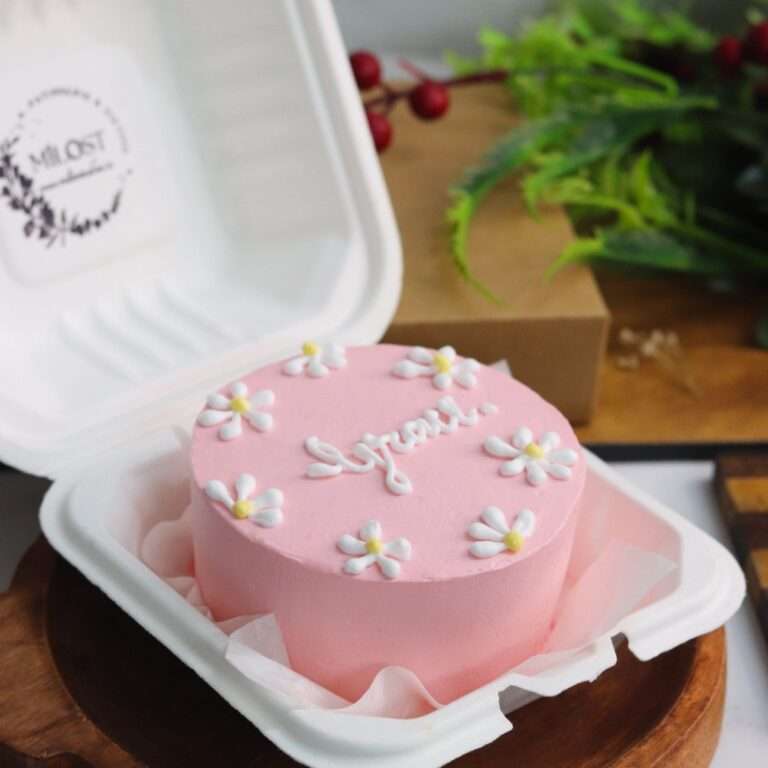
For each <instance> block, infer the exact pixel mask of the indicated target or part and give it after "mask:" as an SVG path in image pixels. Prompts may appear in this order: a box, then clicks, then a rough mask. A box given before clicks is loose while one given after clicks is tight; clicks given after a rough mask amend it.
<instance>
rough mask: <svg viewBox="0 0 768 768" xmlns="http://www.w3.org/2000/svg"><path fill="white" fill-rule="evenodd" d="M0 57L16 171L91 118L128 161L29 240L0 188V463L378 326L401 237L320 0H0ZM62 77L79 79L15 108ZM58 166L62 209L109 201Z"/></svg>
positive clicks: (91, 434) (111, 437) (161, 409)
mask: <svg viewBox="0 0 768 768" xmlns="http://www.w3.org/2000/svg"><path fill="white" fill-rule="evenodd" d="M0 73H2V77H3V86H4V91H3V100H2V103H0V138H2V137H3V136H5V135H11V134H13V133H14V131H16V132H17V133H19V134H20V137H21V139H22V140H23V141H24V142H26V143H25V150H26V152H27V154H29V157H30V160H32V158H33V156H34V161H33V162H30V163H27V165H28V166H29V171H28V172H29V174H30V175H31V176H32V175H34V173H38V172H39V173H40V174H41V176H42V174H43V171H44V170H45V169H43V170H39V169H40V166H41V160H40V158H43V159H46V158H49V157H50V154H51V153H53V154H54V155H55V156H57V154H62V153H64V152H65V151H67V148H70V147H72V148H74V147H75V146H76V145H75V144H74V143H73V142H74V139H73V138H72V137H77V138H82V136H84V135H85V136H91V139H90V140H91V141H94V140H93V138H92V134H94V133H95V132H94V131H93V130H92V129H93V128H94V125H97V126H99V127H100V129H103V130H102V131H101V134H99V137H100V140H101V141H102V142H103V143H104V144H105V146H106V150H105V151H104V152H103V153H102V154H103V155H104V158H103V160H101V159H99V160H98V162H100V163H101V164H102V165H103V166H107V165H109V164H118V163H124V164H125V165H126V169H127V170H129V171H130V175H129V177H128V179H127V181H125V186H124V190H123V194H122V205H121V208H120V210H119V211H118V212H117V214H116V215H114V216H113V217H112V219H111V220H110V221H109V222H108V223H106V224H105V225H104V226H103V227H101V228H100V229H99V231H98V232H96V231H91V232H90V233H88V234H87V235H85V236H82V237H76V236H69V238H68V239H67V240H66V241H64V240H63V239H60V240H59V241H57V242H55V243H53V244H52V245H50V246H49V245H48V244H47V243H46V241H44V240H39V239H37V237H31V238H30V237H24V236H23V235H22V234H21V230H22V226H23V225H24V223H25V218H24V217H21V216H20V212H19V211H15V210H12V209H11V208H10V207H9V206H7V205H5V203H4V200H3V198H2V197H0V360H2V362H1V363H0V366H2V368H1V370H2V376H0V460H2V461H5V462H6V463H8V464H11V465H13V466H16V467H18V468H20V469H22V470H25V471H27V472H32V473H35V474H45V475H49V476H54V475H56V474H58V473H59V472H60V470H61V469H62V467H63V466H64V465H66V464H68V463H73V462H74V463H82V462H83V461H84V460H85V458H86V457H87V456H88V455H93V454H97V453H98V452H100V451H102V450H103V449H104V448H105V446H109V445H114V444H116V443H119V442H123V441H125V440H127V439H129V438H131V437H135V436H137V435H140V434H142V433H144V432H146V431H147V430H148V429H150V428H152V427H155V426H158V425H162V424H172V423H182V422H181V420H180V419H179V416H180V415H181V414H185V413H188V412H190V407H191V404H192V403H195V402H199V401H200V396H201V394H203V393H204V392H205V391H206V390H207V389H210V388H211V387H212V386H213V387H215V386H218V385H219V384H220V383H221V382H222V381H225V380H227V379H231V378H234V377H235V376H237V375H238V374H239V373H242V372H244V371H246V370H251V369H253V368H255V367H258V366H259V365H261V364H264V363H266V362H268V361H270V360H275V359H278V358H280V357H283V356H287V355H288V354H289V353H290V352H292V351H293V350H294V347H295V345H296V343H297V341H301V340H304V339H306V338H314V339H318V340H322V339H328V338H330V337H332V338H333V339H334V340H336V341H339V342H341V343H345V344H353V343H368V342H372V341H375V340H377V339H378V338H380V337H381V335H382V334H383V332H384V330H385V329H386V327H387V325H388V323H389V320H390V319H391V317H392V315H393V313H394V311H395V307H396V305H397V300H398V297H399V290H400V279H401V271H402V259H401V252H400V243H399V238H398V234H397V227H396V225H395V221H394V216H393V213H392V210H391V206H390V202H389V198H388V195H387V192H386V188H385V185H384V182H383V178H382V175H381V170H380V166H379V163H378V160H377V158H376V155H375V152H374V150H373V147H372V142H371V140H370V136H369V132H368V126H367V124H366V121H365V116H364V114H363V110H362V107H361V104H360V96H359V94H358V92H357V88H356V87H355V84H354V81H353V78H352V75H351V72H350V68H349V63H348V61H347V57H346V54H345V51H344V47H343V44H342V41H341V38H340V35H339V31H338V28H337V26H336V22H335V18H334V16H333V11H332V8H331V6H330V3H329V2H328V0H219V1H218V2H216V3H208V2H188V1H187V0H163V2H154V0H132V1H131V3H130V4H128V5H127V4H126V3H125V2H124V0H78V1H77V2H71V1H70V0H41V1H40V2H34V3H27V2H20V1H17V0H11V1H10V2H9V3H7V4H6V5H5V6H4V8H3V10H2V12H0ZM61 87H66V88H67V89H70V90H72V89H77V93H78V94H85V96H81V97H80V98H76V97H71V96H69V95H67V94H65V95H64V96H61V97H60V98H59V100H58V101H54V103H55V104H58V110H59V111H58V112H55V111H54V112H52V113H49V112H40V110H42V107H37V109H35V99H37V100H38V101H40V100H41V96H44V95H47V94H49V93H50V92H51V90H52V89H54V88H61ZM85 98H87V99H88V101H87V103H86V107H83V106H82V103H81V102H82V101H83V100H84V99H85ZM41 103H42V104H46V103H47V102H46V101H44V100H43V101H41ZM27 104H32V106H31V107H29V108H27V112H28V115H27V117H26V119H25V120H23V121H22V125H21V128H19V127H18V125H17V119H18V114H19V110H22V109H24V108H25V106H26V105H27ZM96 104H98V105H99V106H98V107H96V106H95V105H96ZM107 106H108V108H109V113H108V116H109V118H110V122H105V121H104V120H103V109H106V107H107ZM48 109H49V110H53V109H54V107H48ZM46 119H47V120H48V122H47V123H46V122H45V121H46ZM64 119H66V120H67V121H68V122H69V123H71V125H67V128H68V132H67V133H63V132H62V130H61V129H59V128H58V126H59V125H60V123H61V121H62V120H64ZM100 121H101V122H100ZM115 125H117V126H118V128H119V131H117V129H115V130H114V131H113V128H114V126H115ZM3 131H5V133H3ZM113 133H115V134H116V136H113ZM118 133H119V136H120V137H124V138H125V141H126V143H127V147H128V149H127V151H126V153H125V155H123V154H120V151H121V150H120V149H119V148H118V147H117V144H118V141H117V134H118ZM110 142H112V144H113V145H114V146H111V145H110ZM81 143H82V142H81ZM60 144H61V146H59V145H60ZM33 150H34V152H33ZM38 150H39V151H38ZM81 151H82V150H81ZM94 157H97V158H100V156H99V155H97V154H94ZM26 159H27V157H26V154H25V155H24V156H23V157H22V158H21V160H23V161H25V162H26ZM93 162H96V161H95V160H94V161H93ZM56 165H57V166H58V163H56ZM62 167H63V166H62ZM99 167H101V166H99ZM86 170H91V166H86ZM96 170H98V168H96ZM63 173H64V172H63V171H59V170H58V167H57V168H55V169H53V170H51V171H50V173H49V176H51V175H53V179H52V181H55V182H56V185H54V184H53V183H51V184H50V185H49V186H50V187H51V191H50V192H46V193H45V194H47V195H48V196H49V197H51V199H52V201H53V204H54V205H55V206H56V205H57V204H58V207H59V208H60V209H61V212H62V213H64V212H67V211H70V212H71V211H72V210H79V207H83V208H86V209H87V208H88V206H89V205H91V207H92V205H93V204H95V203H99V199H98V197H97V198H96V200H95V201H92V200H90V198H92V197H93V196H94V195H98V194H99V193H103V195H104V200H103V204H104V205H106V204H108V203H109V202H110V200H111V199H112V198H111V195H112V193H113V188H112V187H110V186H109V174H100V175H97V176H96V177H94V178H98V179H104V181H103V182H101V181H100V182H99V183H103V184H104V189H103V190H101V189H100V188H99V187H97V186H94V187H93V188H91V187H90V186H88V185H89V184H93V185H95V184H96V181H92V182H91V181H89V179H85V180H81V179H79V178H71V179H70V181H71V182H72V183H68V184H63V183H62V181H67V177H66V176H64V177H63V178H61V177H62V174H63ZM79 175H80V176H82V175H84V174H83V173H80V174H79ZM35 178H36V177H35ZM43 178H47V177H45V176H43ZM117 181H118V180H117V179H116V180H115V182H114V183H117ZM54 186H55V188H53V187H54ZM55 195H58V196H59V197H53V196H55Z"/></svg>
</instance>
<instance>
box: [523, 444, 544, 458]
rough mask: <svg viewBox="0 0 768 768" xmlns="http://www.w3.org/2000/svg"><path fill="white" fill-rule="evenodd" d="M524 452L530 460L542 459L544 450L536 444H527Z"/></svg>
mask: <svg viewBox="0 0 768 768" xmlns="http://www.w3.org/2000/svg"><path fill="white" fill-rule="evenodd" d="M525 452H526V453H527V454H528V456H530V457H531V458H532V459H543V458H544V449H543V448H542V447H541V446H540V445H539V444H538V443H528V445H526V446H525Z"/></svg>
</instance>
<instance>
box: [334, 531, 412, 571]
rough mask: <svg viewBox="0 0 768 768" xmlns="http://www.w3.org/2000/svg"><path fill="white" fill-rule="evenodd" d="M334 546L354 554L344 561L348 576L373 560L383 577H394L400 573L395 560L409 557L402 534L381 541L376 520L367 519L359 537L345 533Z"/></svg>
mask: <svg viewBox="0 0 768 768" xmlns="http://www.w3.org/2000/svg"><path fill="white" fill-rule="evenodd" d="M336 546H338V548H339V549H340V550H341V551H342V552H343V553H344V554H345V555H354V557H351V558H350V559H349V560H347V562H346V563H344V573H349V574H351V575H352V576H357V575H358V574H359V573H362V572H363V571H364V570H365V569H366V568H368V567H369V566H371V565H373V564H374V563H376V565H378V566H379V569H380V570H381V572H382V573H383V574H384V576H385V577H386V578H388V579H396V578H397V577H398V576H399V575H400V563H398V562H397V561H398V560H410V559H411V542H410V541H408V539H403V538H399V539H394V540H393V541H387V542H384V541H382V540H381V524H380V523H379V521H378V520H369V521H368V522H367V523H366V524H365V525H364V526H363V527H362V528H361V529H360V538H359V539H358V538H357V537H355V536H350V535H349V534H348V533H345V534H344V535H343V536H342V537H341V538H340V539H339V540H338V542H336Z"/></svg>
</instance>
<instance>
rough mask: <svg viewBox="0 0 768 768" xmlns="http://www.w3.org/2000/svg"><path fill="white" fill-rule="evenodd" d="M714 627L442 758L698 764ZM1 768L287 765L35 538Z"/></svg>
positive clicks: (1, 685)
mask: <svg viewBox="0 0 768 768" xmlns="http://www.w3.org/2000/svg"><path fill="white" fill-rule="evenodd" d="M724 692H725V634H724V631H723V630H722V629H719V630H717V631H716V632H713V633H711V634H709V635H706V636H705V637H701V638H698V639H697V640H693V641H691V642H689V643H686V644H685V645H682V646H680V647H679V648H676V649H674V650H672V651H669V652H668V653H666V654H664V655H662V656H660V657H659V658H657V659H654V660H653V661H649V662H645V663H641V662H639V661H637V660H636V659H635V658H634V657H633V656H632V655H631V654H630V653H629V652H628V651H627V650H626V647H622V649H621V650H620V651H619V662H618V664H617V665H616V666H615V667H614V668H612V669H609V670H608V671H607V672H605V673H603V675H601V676H600V677H599V678H598V679H597V681H596V682H594V683H591V684H589V683H585V684H582V685H579V686H576V687H575V688H573V689H571V690H569V691H567V692H565V693H563V694H561V695H560V696H557V697H554V698H551V699H539V700H538V701H535V702H534V703H532V704H529V705H528V706H526V707H525V708H523V709H521V710H520V711H518V712H515V713H513V715H512V720H513V722H514V725H515V728H514V730H513V731H511V732H510V733H508V734H506V735H505V736H503V737H501V738H500V739H498V740H497V741H495V742H493V743H492V744H490V745H488V746H486V747H484V748H483V749H480V750H477V751H475V752H472V753H470V754H468V755H465V756H463V757H462V758H460V759H458V760H456V761H455V762H454V763H452V765H454V766H473V767H476V768H481V767H483V768H484V767H486V766H488V767H489V768H490V767H491V766H499V767H501V766H512V765H516V766H526V768H536V766H546V768H558V767H559V766H569V768H587V767H589V768H593V767H594V768H597V766H609V765H610V766H612V767H613V768H616V767H619V766H620V767H621V768H629V767H630V766H632V768H642V767H644V766H653V767H654V768H662V767H663V768H700V766H706V765H708V764H709V762H710V760H711V758H712V754H713V752H714V750H715V746H716V744H717V740H718V736H719V733H720V725H721V722H722V714H723V697H724ZM0 701H1V702H2V703H1V705H0V767H4V766H13V767H14V768H17V767H18V768H20V767H21V766H25V767H28V766H56V767H57V768H65V767H66V768H87V767H88V766H93V767H98V768H101V766H108V767H109V768H123V767H126V768H127V767H128V766H130V767H131V768H137V767H138V766H151V768H161V767H162V766H184V767H185V768H193V766H205V767H206V768H208V767H209V766H212V765H225V766H228V768H240V767H241V766H242V768H245V766H248V768H254V766H270V767H271V766H289V765H296V763H295V762H294V761H293V760H291V759H290V758H289V757H287V756H286V755H284V754H283V753H281V752H280V751H279V750H278V749H277V748H276V747H274V746H273V745H272V744H271V742H269V741H268V740H267V739H266V738H265V737H264V736H262V735H261V734H260V733H259V732H258V731H257V730H256V728H254V727H253V726H252V725H251V724H250V723H249V722H248V721H246V720H245V718H243V717H242V716H241V715H239V714H238V713H237V712H236V711H235V710H233V709H232V708H231V707H230V706H229V705H228V704H226V703H225V702H224V701H223V700H222V699H221V698H220V697H219V696H218V695H217V694H216V693H215V692H214V691H213V690H212V689H211V688H209V687H208V686H207V685H206V684H205V683H204V682H203V681H202V680H201V679H200V678H198V677H197V676H196V675H195V673H194V672H192V671H191V670H190V669H188V668H187V667H185V666H184V665H183V664H182V663H181V662H180V661H179V660H178V659H176V657H174V656H173V655H172V654H171V653H170V652H169V651H167V650H166V649H165V648H164V647H163V646H162V645H160V643H158V642H157V641H156V640H155V639H154V638H152V637H151V636H150V635H149V634H147V632H145V631H144V630H143V629H142V628H141V627H140V626H139V625H138V624H136V623H135V622H134V621H133V620H132V619H131V618H130V617H129V616H128V615H127V614H125V613H123V612H122V611H121V610H120V609H119V608H118V607H117V606H116V605H114V604H113V603H112V602H111V601H110V600H109V599H108V598H107V597H106V596H105V595H104V594H102V593H101V592H100V591H99V590H98V589H97V588H96V587H94V586H93V585H91V584H90V583H89V582H88V581H86V579H85V578H84V577H82V576H81V575H80V574H79V573H78V572H77V571H76V570H75V569H74V568H72V567H71V566H69V565H68V564H67V563H65V562H64V561H63V560H62V559H61V558H59V557H57V556H56V555H55V553H54V552H53V551H52V550H51V548H50V547H49V546H48V544H47V543H46V542H45V541H44V540H43V539H40V540H39V541H38V542H37V543H36V544H35V545H34V546H33V547H32V548H31V549H30V550H29V552H28V553H27V555H26V556H25V558H24V560H23V561H22V563H21V565H20V566H19V568H18V570H17V572H16V576H15V579H14V581H13V584H12V586H11V589H10V591H9V592H7V593H5V594H3V595H0Z"/></svg>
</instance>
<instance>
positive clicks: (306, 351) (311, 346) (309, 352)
mask: <svg viewBox="0 0 768 768" xmlns="http://www.w3.org/2000/svg"><path fill="white" fill-rule="evenodd" d="M319 351H320V347H319V346H318V345H317V344H315V342H314V341H305V342H304V344H302V346H301V354H302V355H306V356H307V357H314V356H315V355H316V354H317V353H318V352H319Z"/></svg>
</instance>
